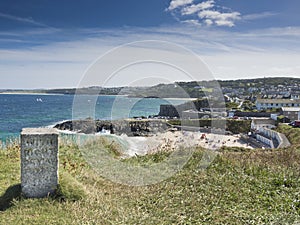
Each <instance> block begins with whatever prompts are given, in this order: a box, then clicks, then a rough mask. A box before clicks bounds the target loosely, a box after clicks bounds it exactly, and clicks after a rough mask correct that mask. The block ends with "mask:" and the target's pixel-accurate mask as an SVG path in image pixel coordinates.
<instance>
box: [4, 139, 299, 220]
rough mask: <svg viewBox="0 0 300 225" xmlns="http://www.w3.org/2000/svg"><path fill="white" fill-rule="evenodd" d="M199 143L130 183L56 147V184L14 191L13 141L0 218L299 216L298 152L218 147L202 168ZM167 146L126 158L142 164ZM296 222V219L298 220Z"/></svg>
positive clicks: (156, 158)
mask: <svg viewBox="0 0 300 225" xmlns="http://www.w3.org/2000/svg"><path fill="white" fill-rule="evenodd" d="M202 153H203V150H202V149H198V150H197V151H196V152H195V153H194V154H193V156H192V157H191V159H190V161H189V162H188V163H187V164H186V165H185V167H184V169H183V170H181V171H180V172H179V173H178V174H176V175H175V176H173V177H171V178H169V179H168V180H165V181H163V182H161V183H159V184H156V185H151V186H144V187H131V186H125V185H120V184H116V183H112V182H110V181H108V180H105V179H103V178H101V177H100V176H98V175H97V174H96V173H94V172H93V170H91V168H89V166H88V165H87V163H86V162H85V161H84V159H83V157H82V155H81V153H80V151H79V150H78V147H76V146H74V145H70V144H64V145H63V146H61V147H60V190H59V191H58V193H57V195H56V196H54V197H49V198H45V199H25V198H23V197H22V196H21V195H20V186H19V183H20V166H19V165H20V162H19V146H17V145H12V146H10V147H8V148H7V149H5V150H1V151H0V161H1V164H0V196H1V197H0V209H2V210H4V211H0V224H293V223H294V222H296V221H295V220H296V219H298V220H299V219H300V170H299V168H300V153H299V151H298V150H297V148H296V147H292V148H290V149H282V150H274V151H260V150H255V151H246V152H233V151H230V149H226V151H224V152H222V153H220V154H219V155H218V156H217V158H216V159H215V160H214V162H213V163H212V164H211V165H210V166H209V167H208V169H206V170H202V169H201V168H199V162H200V160H201V158H202ZM167 156H168V154H167V153H158V154H155V155H148V156H143V157H141V156H139V157H135V158H131V159H128V160H126V161H127V162H128V163H135V164H136V163H140V164H142V165H144V166H147V164H151V163H156V162H157V161H160V160H163V159H164V158H165V157H167ZM299 221H300V220H299Z"/></svg>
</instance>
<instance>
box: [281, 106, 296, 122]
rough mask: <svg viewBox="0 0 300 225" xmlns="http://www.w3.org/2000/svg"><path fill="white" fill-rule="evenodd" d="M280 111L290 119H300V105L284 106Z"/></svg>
mask: <svg viewBox="0 0 300 225" xmlns="http://www.w3.org/2000/svg"><path fill="white" fill-rule="evenodd" d="M280 113H281V115H283V116H285V117H287V118H289V119H290V120H300V107H282V108H281V110H280Z"/></svg>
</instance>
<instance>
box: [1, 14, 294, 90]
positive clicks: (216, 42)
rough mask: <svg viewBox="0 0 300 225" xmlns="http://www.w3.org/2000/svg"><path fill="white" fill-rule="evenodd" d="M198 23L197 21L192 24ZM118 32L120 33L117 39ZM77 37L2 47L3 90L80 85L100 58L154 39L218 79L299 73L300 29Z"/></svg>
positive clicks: (187, 29)
mask: <svg viewBox="0 0 300 225" xmlns="http://www.w3.org/2000/svg"><path fill="white" fill-rule="evenodd" d="M209 20H210V19H206V20H204V22H205V23H206V24H207V25H209V24H211V23H212V21H210V22H209ZM193 22H195V23H196V22H197V20H196V21H189V22H187V23H190V24H191V23H193ZM117 31H118V32H119V33H120V35H119V36H117V37H116V36H114V34H115V33H116V32H117ZM20 33H22V32H20ZM28 33H30V32H29V31H28ZM78 34H80V35H79V36H78V37H77V38H76V40H68V41H64V42H53V43H44V44H43V45H40V46H36V47H30V48H29V47H27V48H19V49H14V50H12V49H10V50H5V49H0V88H14V87H18V88H24V87H26V88H38V87H44V88H50V87H72V86H73V87H76V85H77V84H78V82H79V81H80V78H81V77H82V75H83V74H84V71H85V70H86V69H87V68H88V66H89V65H90V64H91V63H92V62H93V61H94V60H95V59H97V58H98V57H99V56H100V55H103V54H105V53H106V52H107V51H108V50H110V49H112V48H114V47H116V46H119V45H120V44H124V43H128V42H132V41H136V40H150V39H151V40H162V41H169V42H173V43H176V44H179V45H182V46H183V47H185V48H188V49H190V50H192V51H193V52H195V54H197V55H199V56H200V57H201V58H202V59H204V62H205V63H206V64H207V65H208V66H209V68H210V69H211V70H212V72H213V73H214V75H215V77H216V78H218V79H237V78H246V77H259V76H260V77H263V76H294V77H295V76H299V74H300V71H299V58H300V27H289V28H272V29H263V30H255V31H249V32H246V33H245V32H232V31H231V32H229V31H220V30H219V29H217V30H212V29H206V28H205V27H203V29H202V30H201V32H199V31H198V30H196V29H194V27H191V26H186V25H181V26H176V27H166V26H162V27H157V28H124V29H122V30H120V29H118V30H116V29H108V30H100V29H98V30H97V29H91V30H79V31H77V32H75V33H74V36H76V35H78ZM82 34H85V35H86V37H85V35H82ZM16 35H17V34H16ZM45 35H47V34H45ZM70 36H71V35H70ZM27 40H30V37H28V39H27ZM47 40H48V36H47ZM78 46H80V47H78ZM129 54H130V52H129ZM150 72H151V71H150Z"/></svg>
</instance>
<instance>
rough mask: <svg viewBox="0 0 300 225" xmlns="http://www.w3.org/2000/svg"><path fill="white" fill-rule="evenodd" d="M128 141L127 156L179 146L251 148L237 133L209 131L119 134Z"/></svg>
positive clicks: (215, 148) (167, 149)
mask: <svg viewBox="0 0 300 225" xmlns="http://www.w3.org/2000/svg"><path fill="white" fill-rule="evenodd" d="M119 138H121V139H122V140H123V141H125V142H127V143H128V146H129V148H128V150H127V152H126V154H128V155H129V156H134V155H136V154H137V155H145V154H148V153H155V152H157V151H172V150H177V149H178V148H180V147H203V148H206V149H211V150H217V149H219V148H221V147H223V146H227V147H244V148H252V147H251V146H249V145H248V144H247V143H245V142H243V141H242V140H241V139H240V136H239V135H221V134H211V133H200V132H189V131H175V132H170V131H168V132H165V133H158V134H156V135H154V136H151V137H128V136H126V135H121V136H120V137H119Z"/></svg>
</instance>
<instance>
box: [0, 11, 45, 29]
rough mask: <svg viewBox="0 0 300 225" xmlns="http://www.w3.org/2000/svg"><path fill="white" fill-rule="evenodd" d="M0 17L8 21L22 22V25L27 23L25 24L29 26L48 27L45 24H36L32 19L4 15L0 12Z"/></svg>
mask: <svg viewBox="0 0 300 225" xmlns="http://www.w3.org/2000/svg"><path fill="white" fill-rule="evenodd" d="M0 17H2V18H5V19H9V20H14V21H18V22H22V23H27V24H30V25H35V26H40V27H48V26H47V25H46V24H43V23H40V22H37V21H35V20H33V19H32V18H24V17H18V16H14V15H10V14H6V13H1V12H0Z"/></svg>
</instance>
